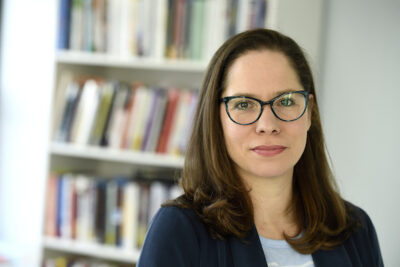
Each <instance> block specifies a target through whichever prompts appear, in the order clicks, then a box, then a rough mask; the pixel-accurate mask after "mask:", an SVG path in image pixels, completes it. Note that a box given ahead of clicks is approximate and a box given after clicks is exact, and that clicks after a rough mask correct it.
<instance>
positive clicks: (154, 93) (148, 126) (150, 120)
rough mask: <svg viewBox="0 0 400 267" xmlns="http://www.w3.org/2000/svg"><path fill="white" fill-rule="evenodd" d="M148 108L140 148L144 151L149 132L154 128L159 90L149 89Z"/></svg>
mask: <svg viewBox="0 0 400 267" xmlns="http://www.w3.org/2000/svg"><path fill="white" fill-rule="evenodd" d="M148 105H149V107H150V109H149V113H148V116H147V119H146V123H145V129H144V134H143V141H142V144H141V150H142V151H145V150H146V147H147V146H148V142H149V139H150V133H151V131H152V129H153V128H154V126H155V124H154V120H155V118H156V113H158V112H159V110H158V105H159V92H158V90H156V89H151V97H150V99H149V103H148Z"/></svg>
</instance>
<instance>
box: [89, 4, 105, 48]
mask: <svg viewBox="0 0 400 267" xmlns="http://www.w3.org/2000/svg"><path fill="white" fill-rule="evenodd" d="M106 1H107V0H93V5H92V6H93V14H92V16H93V23H94V25H93V51H96V52H106V49H107V14H106V12H107V5H106V4H107V3H106Z"/></svg>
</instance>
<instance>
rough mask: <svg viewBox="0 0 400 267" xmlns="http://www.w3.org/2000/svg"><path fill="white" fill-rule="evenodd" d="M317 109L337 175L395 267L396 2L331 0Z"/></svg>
mask: <svg viewBox="0 0 400 267" xmlns="http://www.w3.org/2000/svg"><path fill="white" fill-rule="evenodd" d="M326 11H327V12H326V19H327V24H326V28H325V30H324V35H325V36H326V39H325V41H324V42H325V49H324V63H323V64H322V65H323V73H324V75H323V77H322V79H321V88H320V89H321V90H319V91H320V106H321V108H322V117H323V123H324V126H325V134H326V138H327V143H328V150H329V152H330V154H331V157H332V160H333V165H334V169H335V172H336V176H337V178H338V180H339V185H340V187H341V189H342V193H343V195H344V196H345V198H347V199H348V200H350V201H352V202H353V203H355V204H357V205H359V206H361V207H362V208H364V209H365V210H366V211H367V212H368V213H369V215H370V216H371V218H372V220H373V222H374V224H375V227H376V230H377V232H378V237H379V241H380V244H381V249H382V252H383V257H384V261H385V266H389V267H397V266H400V253H399V248H400V208H399V207H398V206H399V204H400V193H399V190H400V174H399V169H398V168H399V166H400V155H399V152H400V83H399V75H400V16H399V14H400V1H398V0H392V1H391V0H351V1H349V0H330V1H328V2H327V10H326Z"/></svg>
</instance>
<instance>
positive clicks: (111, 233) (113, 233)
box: [104, 180, 119, 245]
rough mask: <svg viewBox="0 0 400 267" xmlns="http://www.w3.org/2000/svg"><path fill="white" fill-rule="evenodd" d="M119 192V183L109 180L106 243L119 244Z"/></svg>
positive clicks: (107, 188)
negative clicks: (117, 226)
mask: <svg viewBox="0 0 400 267" xmlns="http://www.w3.org/2000/svg"><path fill="white" fill-rule="evenodd" d="M117 192H118V185H117V183H116V182H115V181H113V180H111V181H108V182H107V184H106V206H105V208H106V220H105V242H104V243H105V244H107V245H116V244H117V228H116V225H117V220H118V218H117V216H118V215H119V214H118V211H117Z"/></svg>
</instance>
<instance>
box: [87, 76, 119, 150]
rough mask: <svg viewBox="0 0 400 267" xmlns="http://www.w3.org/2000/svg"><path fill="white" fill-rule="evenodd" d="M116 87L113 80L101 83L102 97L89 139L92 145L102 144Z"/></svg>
mask: <svg viewBox="0 0 400 267" xmlns="http://www.w3.org/2000/svg"><path fill="white" fill-rule="evenodd" d="M114 93H115V87H114V85H113V83H112V82H103V83H102V84H101V85H100V99H99V105H98V109H97V112H96V118H95V121H94V124H93V128H92V131H91V136H90V139H89V144H90V145H95V146H98V145H100V144H101V140H102V137H103V133H104V130H105V127H106V124H107V119H108V116H109V111H110V109H111V105H112V102H113V98H114Z"/></svg>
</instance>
